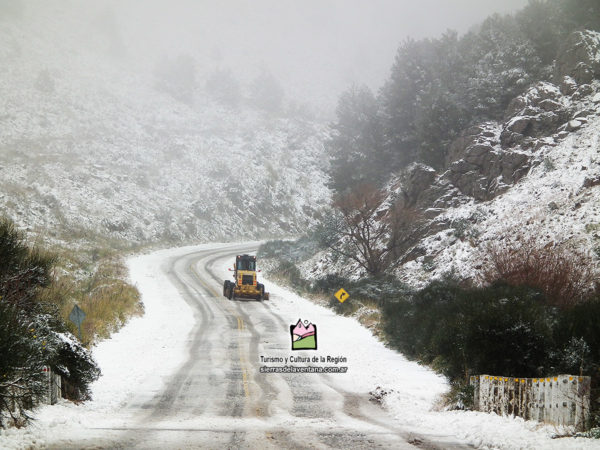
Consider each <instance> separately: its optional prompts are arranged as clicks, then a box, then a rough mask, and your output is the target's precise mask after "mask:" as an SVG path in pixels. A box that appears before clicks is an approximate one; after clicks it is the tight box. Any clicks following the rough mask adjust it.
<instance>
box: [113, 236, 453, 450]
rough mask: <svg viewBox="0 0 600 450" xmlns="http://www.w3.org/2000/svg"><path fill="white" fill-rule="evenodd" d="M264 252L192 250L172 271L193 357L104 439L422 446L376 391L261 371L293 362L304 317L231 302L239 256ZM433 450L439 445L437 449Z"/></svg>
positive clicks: (154, 444) (159, 444)
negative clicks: (227, 294) (231, 276)
mask: <svg viewBox="0 0 600 450" xmlns="http://www.w3.org/2000/svg"><path fill="white" fill-rule="evenodd" d="M255 250H256V247H255V246H250V247H247V246H246V247H230V248H228V249H227V250H223V249H211V250H205V251H200V252H192V253H189V254H185V255H182V256H177V257H173V258H169V260H168V261H167V262H166V264H165V265H163V270H164V271H165V272H166V274H167V276H168V278H169V280H170V281H171V283H172V284H173V285H174V286H176V288H177V289H178V291H179V293H180V295H181V296H182V297H183V298H184V300H185V301H186V303H187V304H188V306H189V308H190V310H191V311H192V312H193V315H194V318H195V323H194V325H193V328H192V330H191V331H190V332H189V334H188V339H187V342H186V352H187V359H186V361H185V362H184V363H183V364H182V365H181V366H180V367H179V368H178V369H177V370H176V371H175V373H173V374H172V375H171V376H170V377H169V379H168V381H167V382H166V384H165V386H164V388H163V389H162V390H161V391H160V392H158V393H156V394H155V395H142V396H140V397H138V398H137V399H136V400H135V401H133V402H131V403H130V404H129V405H127V407H126V410H128V411H127V413H130V416H131V417H132V418H135V421H134V422H133V423H129V424H126V425H124V426H117V427H105V428H104V430H103V431H106V432H108V433H110V434H111V436H114V439H115V442H114V443H115V444H120V445H123V446H128V447H129V446H134V447H138V448H164V447H165V445H167V446H170V447H176V448H187V447H211V448H215V447H219V448H414V446H413V445H411V444H409V443H408V442H413V443H417V442H421V443H425V442H426V439H425V438H423V437H416V436H412V435H411V434H410V433H408V432H407V431H403V430H402V429H399V428H398V427H397V426H396V425H394V422H393V421H392V420H391V418H390V417H388V416H387V415H386V414H385V413H384V411H383V410H382V408H381V407H380V406H378V405H376V404H373V403H372V402H370V401H369V400H368V396H367V395H366V393H364V394H362V395H361V394H357V393H354V392H349V391H347V390H345V389H344V388H342V387H339V386H338V383H337V382H336V377H339V376H340V375H339V374H331V375H322V374H272V373H268V374H267V373H260V366H262V365H263V363H261V360H260V356H263V357H265V356H271V357H278V356H280V355H281V356H283V355H285V356H287V357H289V356H291V355H290V354H291V353H292V352H291V350H290V348H291V341H290V335H289V326H290V324H291V323H293V322H294V321H295V320H297V319H298V317H296V315H298V314H301V313H302V312H301V311H299V312H298V313H294V315H293V316H285V315H283V314H281V312H280V311H279V308H277V307H275V306H274V304H277V302H280V301H281V300H282V299H281V297H280V296H279V295H278V294H276V293H274V294H273V295H272V297H271V300H269V301H265V302H257V301H248V300H228V299H226V298H224V297H223V296H222V295H221V290H222V283H223V279H224V278H225V277H226V276H227V274H228V272H226V271H225V270H224V267H226V266H229V265H230V264H231V262H232V261H233V259H234V255H235V254H238V253H246V252H253V251H255ZM317 319H318V318H317ZM317 319H313V320H315V322H317V323H319V322H318V320H317ZM322 327H323V328H324V329H325V323H323V325H322ZM321 339H323V338H321ZM297 353H298V352H297ZM299 353H303V354H304V355H306V356H310V357H312V356H314V355H312V354H309V352H308V351H305V352H299ZM285 356H283V357H285ZM298 365H299V366H301V365H302V364H298ZM103 440H104V442H106V438H104V439H103ZM427 447H428V448H432V447H434V446H433V445H429V442H427ZM440 447H443V448H447V447H448V443H443V444H441V445H440Z"/></svg>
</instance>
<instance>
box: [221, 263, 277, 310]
mask: <svg viewBox="0 0 600 450" xmlns="http://www.w3.org/2000/svg"><path fill="white" fill-rule="evenodd" d="M229 270H230V271H231V270H232V269H229ZM258 272H260V271H258ZM256 273H257V270H256V256H251V255H237V256H236V257H235V263H234V264H233V278H234V280H235V281H233V282H231V281H230V280H225V281H224V283H223V295H224V296H225V297H227V298H228V299H230V300H231V299H234V298H253V299H256V300H260V301H262V300H268V299H269V293H268V292H265V286H264V285H263V284H261V283H259V282H258V281H257V279H256Z"/></svg>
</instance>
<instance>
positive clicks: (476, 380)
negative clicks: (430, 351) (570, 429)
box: [470, 375, 591, 431]
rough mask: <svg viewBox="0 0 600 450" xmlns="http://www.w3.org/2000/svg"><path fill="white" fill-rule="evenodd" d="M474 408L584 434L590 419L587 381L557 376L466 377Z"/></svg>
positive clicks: (586, 379) (587, 378)
mask: <svg viewBox="0 0 600 450" xmlns="http://www.w3.org/2000/svg"><path fill="white" fill-rule="evenodd" d="M470 384H471V386H473V387H474V408H475V409H476V410H477V411H483V412H494V413H496V414H498V415H503V416H518V417H522V418H523V419H525V420H535V421H538V422H545V423H550V424H554V425H568V426H574V427H575V429H576V430H578V431H584V430H585V429H586V428H587V427H588V424H589V419H590V390H591V378H590V377H579V376H575V375H557V376H553V377H546V378H512V377H501V376H492V375H478V376H472V377H471V378H470Z"/></svg>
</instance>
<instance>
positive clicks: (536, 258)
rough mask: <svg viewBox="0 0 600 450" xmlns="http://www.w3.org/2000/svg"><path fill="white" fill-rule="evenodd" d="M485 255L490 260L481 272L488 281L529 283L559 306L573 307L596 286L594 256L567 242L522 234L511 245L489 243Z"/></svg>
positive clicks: (490, 282)
mask: <svg viewBox="0 0 600 450" xmlns="http://www.w3.org/2000/svg"><path fill="white" fill-rule="evenodd" d="M484 259H487V260H488V261H489V264H488V266H487V267H484V269H483V270H482V272H481V275H480V278H481V281H483V282H484V283H485V284H492V283H496V282H499V281H502V282H505V283H507V284H509V285H512V286H529V287H532V288H535V289H538V290H539V291H541V292H543V293H544V295H545V297H546V298H547V299H548V301H549V302H550V303H551V304H553V305H556V306H561V307H570V306H572V305H574V304H576V303H578V302H581V301H583V300H584V299H585V298H586V296H589V295H590V294H591V293H592V292H593V291H594V289H595V279H596V276H595V272H594V270H593V264H592V260H591V258H590V257H589V256H588V255H586V254H584V253H582V252H580V251H577V250H573V249H569V248H567V247H566V245H564V244H562V245H560V244H558V245H556V244H552V243H548V244H544V243H542V242H540V241H537V240H536V239H535V238H529V239H525V238H521V239H519V240H517V241H516V242H515V243H512V244H508V245H507V244H493V245H489V246H488V247H487V255H486V257H485V258H484Z"/></svg>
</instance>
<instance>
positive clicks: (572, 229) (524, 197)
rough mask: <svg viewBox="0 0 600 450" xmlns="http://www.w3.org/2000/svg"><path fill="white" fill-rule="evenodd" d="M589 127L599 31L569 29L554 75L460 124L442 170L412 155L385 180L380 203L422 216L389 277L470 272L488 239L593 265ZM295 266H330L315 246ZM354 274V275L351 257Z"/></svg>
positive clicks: (595, 149)
mask: <svg viewBox="0 0 600 450" xmlns="http://www.w3.org/2000/svg"><path fill="white" fill-rule="evenodd" d="M599 136H600V33H596V32H592V31H586V32H576V33H573V35H572V36H571V37H570V39H569V41H568V42H566V43H565V46H564V48H563V49H562V51H561V52H559V56H558V60H557V64H556V73H555V77H554V81H553V82H548V81H544V82H539V83H537V84H536V85H534V86H531V87H530V88H529V89H528V90H527V91H526V92H525V93H524V94H522V95H520V96H519V97H517V98H515V99H514V100H513V101H512V102H511V104H510V105H509V107H508V109H507V111H506V114H505V117H504V119H503V120H502V121H500V122H486V123H482V124H479V125H478V126H474V127H471V128H469V129H467V130H464V132H463V133H462V135H461V136H460V137H459V138H457V139H456V140H455V141H454V142H453V144H452V145H451V147H450V152H449V154H448V160H447V164H446V168H445V169H444V170H441V171H438V172H436V171H435V170H433V169H432V168H430V167H427V166H424V165H422V164H413V165H411V166H410V167H408V168H407V169H406V170H404V171H403V172H402V173H400V174H398V175H397V176H396V177H395V178H394V179H392V180H391V182H390V183H389V185H388V196H387V199H386V201H385V202H384V203H383V204H382V206H381V208H382V209H385V208H389V205H391V204H393V203H394V202H398V204H399V205H400V206H401V207H403V208H405V210H406V211H411V210H412V211H414V210H417V211H419V212H420V214H422V217H423V223H424V226H423V227H422V233H421V234H420V235H419V238H418V239H417V240H415V241H414V242H412V243H411V245H410V246H409V248H407V249H406V251H405V253H404V254H403V255H402V257H401V262H402V263H401V264H400V266H399V267H398V269H397V274H398V276H399V277H400V278H402V279H403V280H404V281H406V282H408V283H409V284H412V285H414V286H422V285H424V284H426V283H427V282H429V281H430V280H432V279H436V278H439V277H441V276H443V275H444V274H448V273H453V274H455V275H456V276H458V277H459V278H461V279H465V280H473V279H475V278H477V277H478V275H479V274H480V273H481V269H482V267H484V268H485V265H486V255H487V254H488V248H487V247H488V245H489V244H494V245H501V246H504V247H505V248H507V249H509V251H510V250H514V249H517V248H519V247H521V244H520V243H519V241H521V242H524V241H531V240H533V241H535V243H536V244H535V245H540V246H546V247H549V246H552V247H561V248H563V249H567V251H568V249H573V250H575V251H576V252H578V254H580V253H585V254H587V255H588V256H589V257H590V258H591V260H592V261H594V262H595V264H598V261H599V259H600V231H599V230H600V139H599ZM338 267H339V266H338ZM301 270H302V273H303V274H304V276H306V277H307V278H308V279H311V278H315V277H316V278H318V277H320V276H322V275H323V273H324V272H333V271H336V270H338V269H337V268H336V259H335V257H334V255H332V254H331V253H329V252H326V251H324V252H321V253H319V254H318V255H315V256H314V257H312V258H310V259H309V260H307V261H304V262H303V263H302V264H301ZM346 273H347V270H346ZM354 274H355V276H359V275H361V274H362V272H361V270H360V269H359V268H358V267H357V266H355V267H354Z"/></svg>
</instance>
